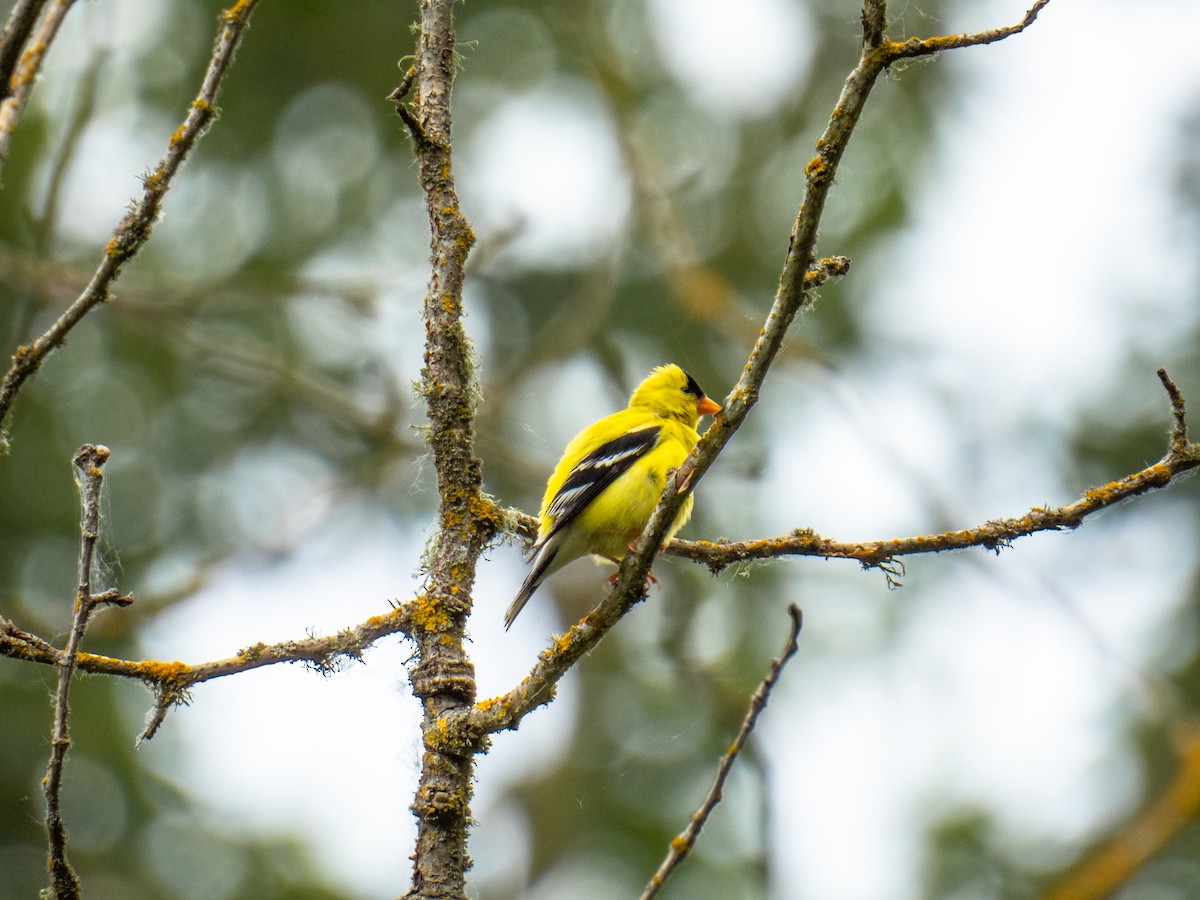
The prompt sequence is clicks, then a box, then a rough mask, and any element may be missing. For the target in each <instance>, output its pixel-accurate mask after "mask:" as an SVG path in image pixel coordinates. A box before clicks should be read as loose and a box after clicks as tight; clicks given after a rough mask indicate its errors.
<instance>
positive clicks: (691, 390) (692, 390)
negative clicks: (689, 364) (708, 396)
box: [683, 372, 704, 397]
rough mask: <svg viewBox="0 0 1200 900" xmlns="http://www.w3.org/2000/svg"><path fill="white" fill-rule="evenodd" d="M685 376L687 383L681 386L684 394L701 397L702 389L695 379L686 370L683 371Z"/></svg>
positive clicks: (702, 394)
mask: <svg viewBox="0 0 1200 900" xmlns="http://www.w3.org/2000/svg"><path fill="white" fill-rule="evenodd" d="M683 374H684V375H685V376H686V377H687V384H685V385H684V386H683V392H684V393H685V394H691V395H692V396H693V397H703V396H704V391H702V390H700V385H699V384H697V383H696V379H695V378H693V377H692V376H691V375H688V373H687V372H684V373H683Z"/></svg>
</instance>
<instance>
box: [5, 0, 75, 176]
mask: <svg viewBox="0 0 1200 900" xmlns="http://www.w3.org/2000/svg"><path fill="white" fill-rule="evenodd" d="M74 3H75V0H53V2H51V4H50V8H49V9H48V10H46V15H45V16H44V17H43V19H42V24H41V26H39V28H38V30H37V34H35V35H34V36H33V39H32V40H28V41H25V42H22V43H23V44H24V45H25V46H26V49H25V50H24V51H23V52H22V53H21V58H20V60H19V61H18V62H17V63H16V67H15V69H14V70H13V72H12V75H11V77H10V78H9V79H8V80H7V82H6V83H5V86H4V91H5V94H4V100H3V102H0V169H3V168H4V163H5V162H6V161H7V160H8V150H9V148H10V147H11V146H12V136H13V132H14V131H16V129H17V122H18V121H19V120H20V118H21V110H22V109H24V108H25V103H26V101H28V100H29V95H30V93H32V92H33V85H34V83H35V82H36V81H37V77H38V72H40V71H41V68H42V62H43V61H44V60H45V58H46V53H47V52H48V51H49V50H50V44H51V43H53V41H54V38H55V35H57V34H58V29H59V26H61V25H62V23H63V19H65V18H66V17H67V12H68V11H70V9H71V7H72V6H73V5H74ZM33 5H34V4H30V6H33ZM30 14H31V11H30V10H29V9H20V10H17V9H14V10H13V15H12V16H10V17H9V23H10V24H11V25H13V26H14V28H13V32H12V39H13V41H14V42H15V41H16V40H18V39H19V38H20V36H21V29H23V28H28V27H31V26H32V24H33V23H32V21H30V20H29V19H28V16H29V15H30ZM32 15H33V16H34V17H35V18H36V15H37V11H36V10H34V11H32ZM5 30H6V34H5V38H6V39H7V38H8V37H9V35H8V33H7V28H6V29H5ZM16 50H17V48H16V46H15V44H14V45H13V46H9V45H8V44H6V45H5V46H4V48H3V52H4V60H3V61H4V62H5V64H7V63H8V59H9V56H8V55H9V54H10V53H15V52H16Z"/></svg>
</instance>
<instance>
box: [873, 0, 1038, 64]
mask: <svg viewBox="0 0 1200 900" xmlns="http://www.w3.org/2000/svg"><path fill="white" fill-rule="evenodd" d="M1049 2H1050V0H1037V2H1036V3H1034V4H1033V6H1031V7H1030V8H1029V9H1028V10H1027V11H1026V13H1025V15H1024V16H1023V17H1022V18H1021V21H1019V22H1017V23H1016V24H1015V25H1006V26H1004V27H1002V28H989V29H987V30H985V31H976V32H973V33H970V34H951V35H945V36H942V37H931V38H924V39H922V38H909V39H908V40H906V41H886V40H885V41H883V42H882V43H881V44H880V45H879V48H878V49H879V52H880V53H881V54H882V55H883V57H884V58H885V59H886V60H887V63H888V64H891V63H893V62H895V61H896V60H898V59H915V58H916V57H918V56H930V55H931V54H934V53H941V52H942V51H943V50H959V49H961V48H963V47H981V46H983V45H985V44H994V43H996V41H1002V40H1004V39H1005V38H1009V37H1012V36H1013V35H1015V34H1020V33H1021V32H1022V31H1024V30H1025V29H1026V28H1028V27H1029V26H1030V25H1032V24H1033V23H1034V20H1035V19H1037V17H1038V13H1040V12H1041V11H1042V10H1043V9H1045V8H1046V5H1047V4H1048V3H1049Z"/></svg>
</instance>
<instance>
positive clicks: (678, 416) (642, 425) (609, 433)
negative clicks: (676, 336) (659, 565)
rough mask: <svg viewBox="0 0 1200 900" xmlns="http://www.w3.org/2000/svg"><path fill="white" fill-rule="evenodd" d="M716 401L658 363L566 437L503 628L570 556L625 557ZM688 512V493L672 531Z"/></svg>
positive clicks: (670, 532)
mask: <svg viewBox="0 0 1200 900" xmlns="http://www.w3.org/2000/svg"><path fill="white" fill-rule="evenodd" d="M719 409H720V407H719V406H717V404H715V403H713V401H712V400H709V399H708V397H706V396H705V395H704V391H702V390H701V389H700V386H699V385H698V384H696V381H695V379H694V378H692V377H691V376H690V375H688V374H687V373H686V372H684V371H683V369H681V368H680V367H679V366H676V365H667V366H660V367H658V368H657V369H655V370H654V371H653V372H651V373H650V375H649V376H648V377H647V378H646V380H645V381H643V382H642V383H641V384H640V385H638V387H637V389H636V390H635V391H634V392H633V395H632V396H631V397H630V398H629V406H628V407H627V408H626V409H623V410H621V411H620V412H616V413H613V414H612V415H610V416H605V417H604V418H603V419H600V420H599V421H598V422H594V423H592V424H591V425H589V426H588V427H587V428H585V429H583V431H581V432H580V433H579V434H577V435H576V436H575V438H574V439H572V441H571V442H570V443H569V444H567V449H566V450H565V451H563V456H562V459H560V460H559V461H558V465H557V466H555V467H554V472H553V473H552V474H551V475H550V480H549V481H548V482H547V483H546V494H545V497H544V498H543V499H542V508H541V512H540V514H539V517H538V518H539V526H540V527H539V529H538V538H537V541H536V542H535V543H534V551H535V553H534V557H533V563H532V566H531V568H530V571H529V575H528V577H526V579H525V583H524V584H523V585H522V586H521V590H520V591H519V592H518V593H517V596H516V598H515V599H514V600H513V602H512V604H511V605H510V606H509V608H508V611H507V612H506V613H505V616H504V627H505V628H508V627H509V626H510V625H512V623H513V620H514V619H516V617H517V614H518V613H519V612H520V611H521V608H522V607H523V606H524V605H525V603H526V602H527V601H528V600H529V598H530V596H532V595H533V592H534V591H535V590H537V587H538V585H540V584H541V583H542V581H543V580H545V578H546V577H547V576H548V575H550V574H551V573H552V572H555V571H557V570H558V569H561V568H562V567H563V566H565V565H566V564H567V563H569V562H571V561H572V560H575V559H578V558H579V557H581V556H586V555H588V554H595V555H597V556H602V557H604V558H605V559H608V560H611V561H613V562H620V560H621V558H622V557H624V555H625V553H626V552H627V551H628V549H629V544H630V543H631V542H632V541H635V540H637V538H638V536H639V535H640V534H641V533H642V529H643V528H645V527H646V522H647V521H649V519H650V516H651V514H652V513H653V512H654V508H655V507H656V506H657V505H658V500H659V497H660V496H661V495H662V492H663V488H664V487H666V483H667V473H669V472H670V471H671V470H672V469H676V468H678V467H679V466H680V465H681V464H682V463H683V461H684V460H685V459H687V456H688V454H689V453H691V451H692V448H693V447H695V446H696V442H697V441H698V440H699V439H700V436H699V434H698V433H697V432H696V425H697V424H698V423H699V421H700V416H701V415H707V414H710V413H714V412H717V411H718V410H719ZM691 513H692V497H690V496H689V497H688V498H687V499H686V500H685V501H684V504H683V506H682V507H681V508H680V510H679V514H678V516H677V517H676V518H675V521H674V522H673V523H672V524H671V528H670V529H669V530H668V532H667V538H668V539H669V538H670V537H671V536H672V535H674V534H675V532H677V531H678V530H679V529H680V528H682V527H683V525H684V523H685V522H687V520H688V517H689V516H690V515H691Z"/></svg>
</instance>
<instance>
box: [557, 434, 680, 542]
mask: <svg viewBox="0 0 1200 900" xmlns="http://www.w3.org/2000/svg"><path fill="white" fill-rule="evenodd" d="M660 431H662V428H661V427H660V426H658V425H653V426H651V427H649V428H641V429H639V430H637V431H630V432H626V433H625V434H623V435H621V436H620V437H617V438H613V439H612V440H611V441H609V442H608V443H607V444H601V445H600V446H599V447H597V448H596V449H595V450H593V451H592V452H591V453H589V454H588V455H587V456H585V457H584V458H583V459H581V460H580V461H579V462H578V463H577V464H576V466H575V468H574V469H572V470H571V474H570V475H568V476H567V480H566V481H564V482H563V484H562V487H560V488H559V489H558V493H556V494H555V495H554V499H553V500H551V501H550V508H549V509H548V510H547V512H548V513H549V514H550V515H551V516H553V517H554V528H553V529H551V531H550V534H548V535H546V537H550V535H552V534H554V533H555V532H556V531H558V530H559V529H560V528H562V527H563V526H565V525H566V524H568V523H569V522H570V521H571V520H572V519H574V518H575V517H576V516H578V515H579V513H580V512H582V511H583V510H584V509H585V508H586V507H587V505H588V504H589V503H591V502H592V501H593V500H595V499H596V498H597V497H599V496H600V492H601V491H603V490H604V489H605V488H606V487H608V486H609V485H610V484H612V483H613V482H614V481H616V480H617V479H618V478H620V477H621V475H622V474H624V473H625V472H627V471H628V470H629V467H630V466H632V465H633V464H634V463H635V462H637V461H638V460H639V459H641V458H642V457H643V456H645V455H646V454H647V453H649V452H650V450H651V448H653V447H654V445H655V444H656V443H658V434H659V432H660Z"/></svg>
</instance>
